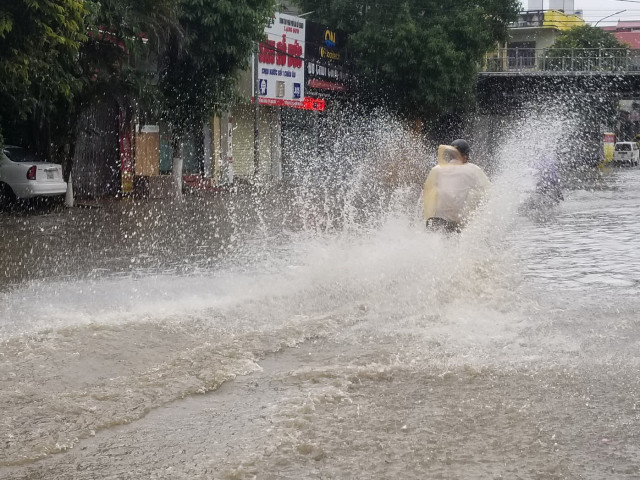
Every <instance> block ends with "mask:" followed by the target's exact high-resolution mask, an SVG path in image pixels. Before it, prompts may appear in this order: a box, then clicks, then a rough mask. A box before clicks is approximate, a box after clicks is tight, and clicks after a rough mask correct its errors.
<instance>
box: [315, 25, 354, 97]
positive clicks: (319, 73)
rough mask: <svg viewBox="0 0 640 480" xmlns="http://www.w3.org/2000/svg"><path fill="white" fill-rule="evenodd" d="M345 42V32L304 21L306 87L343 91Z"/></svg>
mask: <svg viewBox="0 0 640 480" xmlns="http://www.w3.org/2000/svg"><path fill="white" fill-rule="evenodd" d="M346 43H347V35H346V34H345V33H344V32H343V31H341V30H337V29H334V28H330V27H325V26H323V25H321V24H319V23H314V22H307V32H306V38H305V47H306V55H305V62H306V77H307V87H309V88H311V89H315V90H328V91H332V92H345V91H346V90H347V80H348V79H347V77H348V75H347V71H346V68H345V61H346V52H347V50H346Z"/></svg>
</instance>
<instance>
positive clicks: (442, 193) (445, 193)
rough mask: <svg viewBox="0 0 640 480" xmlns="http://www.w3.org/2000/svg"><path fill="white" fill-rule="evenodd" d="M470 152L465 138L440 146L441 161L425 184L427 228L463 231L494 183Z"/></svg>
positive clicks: (432, 170)
mask: <svg viewBox="0 0 640 480" xmlns="http://www.w3.org/2000/svg"><path fill="white" fill-rule="evenodd" d="M470 152H471V147H470V146H469V144H468V143H467V142H466V141H465V140H462V139H458V140H455V141H454V142H452V143H451V146H448V145H440V147H439V148H438V165H436V166H435V167H433V168H432V169H431V172H429V176H428V177H427V180H426V182H425V184H424V217H425V219H426V222H427V228H429V229H432V230H441V231H446V232H460V231H461V229H462V227H463V226H464V225H465V223H466V222H467V221H468V220H469V217H470V216H471V214H472V213H473V211H474V210H475V209H476V207H477V206H478V204H479V203H480V202H481V201H482V199H483V198H484V197H485V195H486V193H487V191H488V189H489V187H490V185H491V184H490V182H489V179H488V178H487V176H486V175H485V173H484V172H483V171H482V169H481V168H480V167H478V166H477V165H475V164H473V163H470V162H469V154H470Z"/></svg>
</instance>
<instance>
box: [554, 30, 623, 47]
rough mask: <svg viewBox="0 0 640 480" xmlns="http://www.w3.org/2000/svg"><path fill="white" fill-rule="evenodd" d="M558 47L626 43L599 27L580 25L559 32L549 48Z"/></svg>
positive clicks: (615, 45)
mask: <svg viewBox="0 0 640 480" xmlns="http://www.w3.org/2000/svg"><path fill="white" fill-rule="evenodd" d="M560 48H628V45H626V44H624V43H621V42H620V41H619V40H618V39H617V38H616V37H615V36H614V35H612V34H611V33H610V32H607V31H605V30H602V29H601V28H598V27H592V26H591V25H581V26H579V27H573V28H570V29H569V30H565V31H564V32H562V33H561V34H560V36H559V37H558V38H557V39H556V41H555V43H554V44H553V46H552V47H551V49H552V50H555V49H560Z"/></svg>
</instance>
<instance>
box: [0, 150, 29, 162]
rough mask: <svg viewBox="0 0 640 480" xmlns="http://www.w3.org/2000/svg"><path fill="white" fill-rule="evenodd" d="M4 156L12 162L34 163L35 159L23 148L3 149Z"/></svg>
mask: <svg viewBox="0 0 640 480" xmlns="http://www.w3.org/2000/svg"><path fill="white" fill-rule="evenodd" d="M4 154H5V155H6V156H7V157H9V160H11V161H12V162H35V161H36V158H35V157H34V156H33V155H32V154H30V153H29V152H27V151H26V150H25V149H23V148H15V147H8V148H5V149H4Z"/></svg>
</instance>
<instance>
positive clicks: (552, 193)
mask: <svg viewBox="0 0 640 480" xmlns="http://www.w3.org/2000/svg"><path fill="white" fill-rule="evenodd" d="M536 170H537V172H536V173H537V181H536V193H537V194H539V195H542V196H543V198H545V199H547V200H548V201H549V202H552V203H558V202H560V201H562V200H564V195H563V194H562V184H561V182H560V176H559V175H558V167H557V166H556V163H555V162H554V161H553V157H551V156H545V157H544V158H543V159H542V160H541V161H540V162H539V163H538V165H536Z"/></svg>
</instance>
